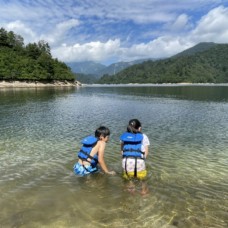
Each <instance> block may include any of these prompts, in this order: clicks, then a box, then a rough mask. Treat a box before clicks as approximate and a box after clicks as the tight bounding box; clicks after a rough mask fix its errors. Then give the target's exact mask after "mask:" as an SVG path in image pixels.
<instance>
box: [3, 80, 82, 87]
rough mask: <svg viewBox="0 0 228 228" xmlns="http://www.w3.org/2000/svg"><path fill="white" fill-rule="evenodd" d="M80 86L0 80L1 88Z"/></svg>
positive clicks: (61, 82) (66, 83) (54, 82)
mask: <svg viewBox="0 0 228 228" xmlns="http://www.w3.org/2000/svg"><path fill="white" fill-rule="evenodd" d="M81 85H82V84H81V83H80V82H79V81H67V80H64V81H60V80H53V81H30V80H23V81H19V80H14V81H13V80H10V81H8V80H0V89H1V88H36V87H79V86H81Z"/></svg>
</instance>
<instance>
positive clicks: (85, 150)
mask: <svg viewBox="0 0 228 228" xmlns="http://www.w3.org/2000/svg"><path fill="white" fill-rule="evenodd" d="M97 141H98V139H97V138H95V137H94V136H87V137H85V138H84V139H83V140H82V141H81V143H82V144H83V146H82V147H81V149H80V151H79V152H78V157H79V158H80V159H81V160H82V161H87V162H89V163H90V164H91V166H92V167H96V166H97V163H98V156H97V155H94V157H92V156H91V155H90V152H91V150H92V149H93V147H94V146H95V145H96V143H97ZM88 158H90V159H91V161H88Z"/></svg>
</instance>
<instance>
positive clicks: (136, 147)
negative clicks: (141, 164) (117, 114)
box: [120, 132, 145, 159]
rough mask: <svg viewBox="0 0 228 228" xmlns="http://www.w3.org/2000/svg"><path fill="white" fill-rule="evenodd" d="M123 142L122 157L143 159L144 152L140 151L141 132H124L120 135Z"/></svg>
mask: <svg viewBox="0 0 228 228" xmlns="http://www.w3.org/2000/svg"><path fill="white" fill-rule="evenodd" d="M120 140H121V141H122V142H123V158H125V157H133V158H141V159H144V154H145V153H144V152H142V149H141V148H142V140H143V135H142V134H141V133H136V134H134V133H130V132H125V133H123V134H122V135H121V136H120Z"/></svg>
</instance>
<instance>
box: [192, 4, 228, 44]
mask: <svg viewBox="0 0 228 228" xmlns="http://www.w3.org/2000/svg"><path fill="white" fill-rule="evenodd" d="M227 22H228V8H225V7H223V6H220V7H217V8H215V9H213V10H211V11H210V12H209V13H208V14H207V15H205V16H204V17H202V19H201V20H200V21H199V23H198V24H197V26H196V28H195V29H194V30H193V31H192V33H191V36H192V39H193V40H195V41H196V42H201V41H209V42H211V41H213V42H217V43H227V41H228V23H227Z"/></svg>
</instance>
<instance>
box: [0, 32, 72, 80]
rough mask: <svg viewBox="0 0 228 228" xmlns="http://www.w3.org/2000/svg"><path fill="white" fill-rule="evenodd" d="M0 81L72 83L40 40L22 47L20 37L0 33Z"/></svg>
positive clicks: (58, 62) (64, 68)
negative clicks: (56, 81) (65, 81)
mask: <svg viewBox="0 0 228 228" xmlns="http://www.w3.org/2000/svg"><path fill="white" fill-rule="evenodd" d="M0 80H31V81H53V80H60V81H62V80H67V81H74V80H75V74H74V73H73V72H72V71H71V69H70V67H68V66H67V65H66V64H65V63H63V62H61V61H59V60H58V59H54V58H52V55H51V49H50V46H49V44H48V43H47V42H45V41H44V40H41V41H39V42H38V43H29V44H27V45H24V39H23V37H22V36H20V35H17V34H15V33H14V32H12V31H10V32H8V31H6V30H5V29H4V28H1V29H0Z"/></svg>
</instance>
